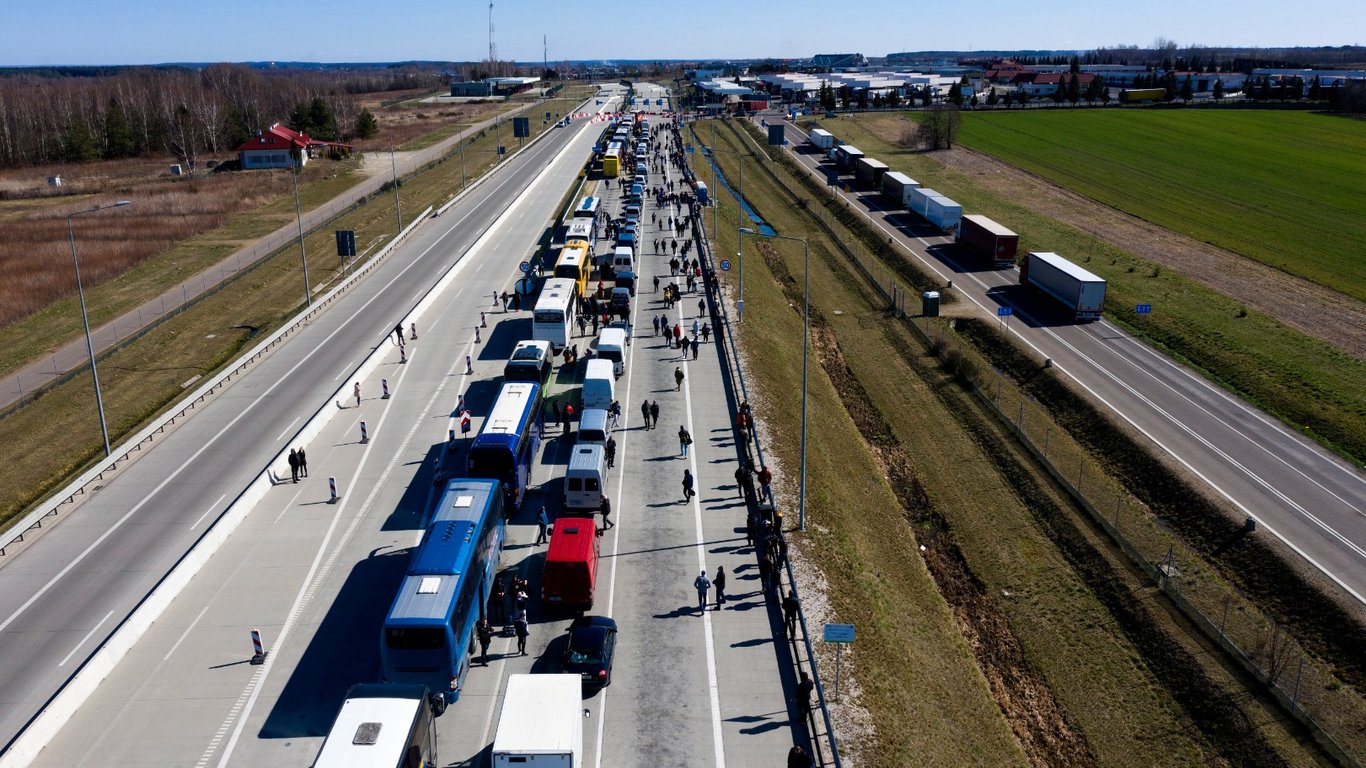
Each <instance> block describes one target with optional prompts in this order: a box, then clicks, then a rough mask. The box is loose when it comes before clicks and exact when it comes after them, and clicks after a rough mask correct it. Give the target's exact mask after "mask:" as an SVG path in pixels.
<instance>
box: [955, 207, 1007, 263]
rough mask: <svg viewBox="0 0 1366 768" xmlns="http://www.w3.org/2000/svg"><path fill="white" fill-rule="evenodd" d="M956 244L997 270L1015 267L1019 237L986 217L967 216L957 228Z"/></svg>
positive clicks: (977, 215) (978, 215)
mask: <svg viewBox="0 0 1366 768" xmlns="http://www.w3.org/2000/svg"><path fill="white" fill-rule="evenodd" d="M958 242H959V243H960V244H961V245H963V246H965V247H967V248H968V249H969V250H972V251H975V252H976V253H979V254H981V255H983V256H986V257H987V258H988V259H991V262H992V264H994V265H995V266H996V268H997V269H1004V268H1006V267H1013V266H1015V254H1016V252H1017V251H1018V250H1019V248H1020V236H1019V235H1017V234H1015V233H1014V232H1012V231H1010V230H1009V229H1006V228H1005V227H1003V226H1001V225H1000V224H997V223H996V222H994V221H992V220H991V219H989V218H987V217H986V216H982V215H980V214H975V213H973V214H969V215H967V216H964V217H963V221H962V224H961V225H960V226H959V227H958Z"/></svg>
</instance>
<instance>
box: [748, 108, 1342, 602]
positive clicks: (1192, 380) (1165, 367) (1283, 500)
mask: <svg viewBox="0 0 1366 768" xmlns="http://www.w3.org/2000/svg"><path fill="white" fill-rule="evenodd" d="M770 119H772V118H770ZM786 131H787V135H788V137H789V141H790V145H789V146H788V151H789V152H790V153H791V155H792V157H793V158H795V159H796V160H797V161H798V162H799V163H801V164H802V165H803V166H804V167H806V168H807V169H809V170H810V172H811V173H812V174H813V175H815V176H817V177H818V178H820V179H821V180H822V181H826V182H827V183H831V184H833V183H834V182H835V181H836V180H837V179H838V180H839V182H840V183H842V184H849V185H850V186H851V188H854V189H856V190H857V186H856V185H854V181H853V178H852V176H849V175H838V174H836V171H835V167H834V164H833V163H832V162H830V161H829V160H827V159H826V158H825V157H824V155H823V154H821V153H819V152H817V151H815V148H814V147H812V146H811V145H810V144H807V143H806V134H805V133H804V132H803V131H802V130H801V129H799V128H797V127H796V126H795V125H793V124H792V123H787V128H786ZM831 190H832V192H834V194H836V195H839V196H841V197H843V198H845V199H846V200H848V201H849V203H850V205H851V206H853V207H854V208H855V209H856V210H860V211H863V212H864V213H865V215H866V216H867V217H868V218H869V220H870V221H871V222H872V223H873V225H874V226H875V227H877V228H878V229H880V230H881V231H883V232H885V233H886V234H887V236H888V237H892V238H895V239H896V241H897V242H898V243H900V244H901V245H902V246H904V247H906V248H907V249H908V250H910V251H911V252H913V253H914V254H915V255H916V256H917V257H918V258H919V260H920V261H921V262H922V263H924V264H925V265H926V266H927V267H928V268H929V269H930V270H931V271H932V272H934V273H935V274H937V275H939V276H940V277H941V278H943V279H944V280H945V281H946V282H947V281H948V280H952V281H953V286H954V290H955V291H956V292H957V294H958V295H960V296H961V297H962V298H963V299H964V300H965V301H967V302H968V303H969V304H971V305H974V306H976V307H977V308H978V309H979V310H981V312H982V314H983V315H984V316H987V317H991V318H995V317H996V309H997V307H1002V306H1005V307H1010V308H1011V309H1012V311H1013V313H1014V314H1013V317H1012V318H1011V319H1010V322H1009V323H1008V325H1007V326H1006V330H1007V331H1008V332H1009V333H1010V334H1012V335H1013V336H1015V337H1016V338H1018V339H1019V340H1020V341H1022V342H1023V343H1024V344H1026V345H1028V346H1029V347H1031V348H1032V349H1034V350H1035V351H1036V352H1037V353H1038V354H1039V355H1041V356H1044V357H1047V358H1050V359H1051V360H1052V361H1053V365H1054V367H1056V368H1057V369H1058V370H1059V371H1061V372H1062V373H1064V374H1065V375H1067V376H1069V377H1071V378H1072V380H1073V381H1075V382H1076V383H1077V385H1079V386H1081V387H1082V388H1083V389H1085V390H1086V391H1087V392H1088V393H1089V394H1090V395H1091V396H1092V397H1093V398H1094V399H1096V400H1098V401H1100V402H1101V403H1103V404H1104V405H1105V406H1107V407H1109V408H1110V409H1111V410H1112V411H1113V412H1114V413H1115V414H1116V415H1118V416H1119V417H1120V418H1121V419H1123V420H1124V421H1126V422H1128V423H1129V424H1130V425H1132V426H1133V427H1134V428H1135V429H1137V430H1138V431H1140V432H1142V433H1143V434H1144V435H1145V436H1147V437H1148V438H1149V439H1150V440H1151V441H1152V442H1153V443H1155V444H1156V445H1157V446H1158V448H1159V449H1160V450H1162V451H1164V452H1166V453H1167V454H1168V455H1169V456H1171V457H1172V458H1173V459H1175V460H1176V461H1177V462H1179V463H1180V464H1181V465H1182V466H1184V467H1185V468H1186V469H1188V470H1189V471H1190V472H1191V473H1192V474H1193V475H1195V476H1196V477H1198V478H1199V479H1200V480H1202V481H1203V482H1205V483H1206V484H1207V485H1208V486H1209V487H1210V488H1211V489H1213V491H1214V492H1215V493H1216V494H1218V495H1220V496H1222V497H1224V498H1225V499H1228V500H1229V501H1230V502H1232V503H1233V504H1234V505H1235V506H1237V507H1238V508H1239V509H1240V510H1242V511H1243V512H1244V513H1245V514H1247V515H1249V516H1251V517H1253V518H1255V519H1256V520H1257V522H1258V524H1259V534H1258V535H1261V533H1266V534H1270V535H1274V536H1276V537H1277V538H1279V539H1280V540H1281V541H1283V542H1284V543H1285V544H1287V545H1288V546H1290V547H1291V548H1292V549H1293V550H1295V551H1296V552H1298V553H1299V554H1300V555H1301V556H1303V557H1304V558H1305V559H1306V560H1308V561H1309V562H1310V563H1311V564H1312V565H1313V566H1314V567H1316V568H1318V569H1319V570H1321V571H1322V572H1323V573H1324V574H1326V575H1327V576H1328V577H1329V578H1331V579H1333V580H1334V581H1335V582H1337V583H1338V584H1339V585H1340V586H1342V587H1343V588H1344V589H1345V590H1347V591H1348V592H1349V593H1351V595H1352V596H1353V597H1355V598H1356V599H1357V600H1358V601H1360V602H1366V477H1363V475H1362V473H1361V471H1360V470H1359V469H1358V468H1355V467H1352V466H1351V465H1349V464H1347V463H1346V462H1344V461H1342V460H1341V459H1339V458H1338V457H1336V456H1334V455H1332V454H1330V453H1328V452H1327V451H1325V450H1324V449H1322V448H1321V447H1319V446H1318V445H1317V444H1315V443H1313V442H1312V441H1310V440H1308V439H1306V438H1305V437H1303V436H1301V435H1300V434H1298V433H1296V432H1294V431H1293V430H1290V429H1288V428H1287V427H1286V426H1285V425H1284V424H1282V423H1280V422H1279V421H1277V420H1275V419H1273V418H1271V417H1270V416H1267V415H1266V414H1264V413H1262V412H1260V411H1258V410H1257V409H1256V408H1254V407H1252V406H1251V405H1249V404H1248V403H1246V402H1244V401H1243V400H1242V399H1240V398H1238V397H1235V396H1233V395H1231V394H1229V393H1228V392H1226V391H1225V390H1223V389H1220V388H1219V387H1217V386H1215V385H1214V384H1211V383H1210V382H1209V381H1207V380H1205V379H1204V378H1202V377H1201V376H1200V375H1198V374H1197V373H1195V372H1193V371H1191V370H1190V369H1189V368H1187V367H1185V366H1183V365H1180V364H1178V363H1176V362H1174V361H1172V360H1171V359H1170V358H1168V357H1166V356H1164V355H1162V354H1160V353H1158V352H1156V351H1154V350H1153V349H1152V348H1151V347H1149V346H1148V345H1147V344H1145V343H1143V341H1141V340H1139V339H1136V338H1134V337H1133V336H1130V335H1129V334H1127V333H1125V332H1124V331H1123V330H1121V329H1119V328H1118V327H1116V326H1115V325H1113V324H1112V323H1110V322H1108V321H1105V320H1101V321H1098V322H1095V323H1090V324H1074V323H1072V322H1071V321H1070V319H1069V318H1068V317H1066V316H1064V314H1063V313H1062V312H1061V311H1060V310H1058V309H1055V308H1054V307H1053V306H1052V305H1051V304H1050V303H1049V301H1048V300H1046V299H1045V298H1043V297H1041V296H1040V295H1038V294H1036V293H1034V292H1032V291H1029V290H1027V289H1025V288H1024V287H1023V286H1020V285H1019V272H1018V271H1016V270H1015V269H1009V270H991V269H987V268H983V267H982V266H981V263H980V261H979V260H977V258H975V257H972V256H969V255H967V254H965V253H964V252H963V251H960V250H959V249H958V248H957V247H955V246H952V245H951V243H952V242H953V241H952V238H949V237H943V236H940V235H939V234H938V233H937V232H936V231H935V230H933V228H932V227H930V226H929V225H928V224H926V223H925V222H924V221H923V220H921V219H920V218H919V217H917V216H914V215H913V214H910V213H908V212H906V211H905V210H897V209H895V208H894V207H893V205H892V201H891V200H890V199H888V198H887V197H885V196H883V195H881V194H878V193H877V192H876V191H870V190H863V191H853V192H844V191H841V189H840V188H839V187H836V186H832V187H831ZM965 213H977V211H965ZM985 213H987V214H988V215H989V214H990V212H989V211H988V212H985ZM1064 255H1065V254H1064Z"/></svg>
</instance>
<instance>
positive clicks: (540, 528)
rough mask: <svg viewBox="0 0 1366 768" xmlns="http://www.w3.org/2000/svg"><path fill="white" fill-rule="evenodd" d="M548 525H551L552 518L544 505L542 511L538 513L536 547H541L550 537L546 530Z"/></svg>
mask: <svg viewBox="0 0 1366 768" xmlns="http://www.w3.org/2000/svg"><path fill="white" fill-rule="evenodd" d="M548 525H550V517H549V516H548V515H546V513H545V505H544V504H542V505H541V509H540V511H539V512H537V513H536V546H540V545H542V544H544V543H545V542H546V539H547V538H548V537H547V536H546V530H545V529H546V526H548Z"/></svg>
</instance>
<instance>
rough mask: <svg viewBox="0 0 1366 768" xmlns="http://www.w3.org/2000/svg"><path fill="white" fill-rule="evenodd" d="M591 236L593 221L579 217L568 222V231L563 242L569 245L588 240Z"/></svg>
mask: <svg viewBox="0 0 1366 768" xmlns="http://www.w3.org/2000/svg"><path fill="white" fill-rule="evenodd" d="M592 236H593V220H592V219H587V218H584V217H582V216H580V217H579V218H577V219H573V220H571V221H570V222H569V229H568V231H567V232H566V233H565V236H564V240H565V242H566V243H570V242H573V241H574V240H588V239H590V238H591V237H592Z"/></svg>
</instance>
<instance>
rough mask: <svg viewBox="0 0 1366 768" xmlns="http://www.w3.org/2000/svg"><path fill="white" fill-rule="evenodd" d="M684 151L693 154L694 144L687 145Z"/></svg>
mask: <svg viewBox="0 0 1366 768" xmlns="http://www.w3.org/2000/svg"><path fill="white" fill-rule="evenodd" d="M683 151H684V152H685V153H687V154H689V155H691V154H692V145H691V144H689V145H688V146H687V147H684V149H683Z"/></svg>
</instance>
